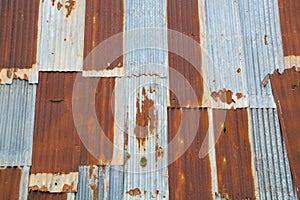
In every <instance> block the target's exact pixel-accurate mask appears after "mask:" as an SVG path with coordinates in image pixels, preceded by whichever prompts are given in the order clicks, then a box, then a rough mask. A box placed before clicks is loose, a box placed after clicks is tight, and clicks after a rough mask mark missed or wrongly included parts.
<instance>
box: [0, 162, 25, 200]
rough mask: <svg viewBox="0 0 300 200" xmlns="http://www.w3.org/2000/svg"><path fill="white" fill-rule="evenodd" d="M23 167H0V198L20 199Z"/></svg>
mask: <svg viewBox="0 0 300 200" xmlns="http://www.w3.org/2000/svg"><path fill="white" fill-rule="evenodd" d="M21 177H22V168H18V167H8V168H0V199H19V190H20V187H21V186H20V184H21Z"/></svg>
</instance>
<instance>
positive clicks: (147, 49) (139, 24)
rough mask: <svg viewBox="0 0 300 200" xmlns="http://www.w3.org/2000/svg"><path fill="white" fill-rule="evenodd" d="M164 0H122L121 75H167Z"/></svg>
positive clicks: (165, 6)
mask: <svg viewBox="0 0 300 200" xmlns="http://www.w3.org/2000/svg"><path fill="white" fill-rule="evenodd" d="M166 8H167V5H166V0H132V1H125V11H124V12H125V28H124V30H125V33H124V51H125V52H124V53H125V57H124V62H125V75H126V76H131V75H136V76H140V75H157V76H160V77H167V76H168V53H167V48H168V47H167V18H166V15H167V14H166V13H167V12H166V10H167V9H166Z"/></svg>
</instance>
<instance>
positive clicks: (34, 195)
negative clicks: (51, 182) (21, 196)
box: [27, 191, 68, 200]
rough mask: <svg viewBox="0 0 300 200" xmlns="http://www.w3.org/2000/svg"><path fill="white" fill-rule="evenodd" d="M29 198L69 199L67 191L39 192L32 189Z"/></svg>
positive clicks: (46, 199)
mask: <svg viewBox="0 0 300 200" xmlns="http://www.w3.org/2000/svg"><path fill="white" fill-rule="evenodd" d="M27 199H28V200H37V199H43V200H68V194H67V193H54V194H53V193H48V192H38V191H31V192H29V194H28V198H27Z"/></svg>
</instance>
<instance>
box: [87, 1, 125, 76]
mask: <svg viewBox="0 0 300 200" xmlns="http://www.w3.org/2000/svg"><path fill="white" fill-rule="evenodd" d="M85 17H86V18H85V37H84V58H85V62H84V66H83V70H84V72H83V75H84V76H105V77H108V76H122V75H123V73H124V61H123V44H124V41H123V32H124V22H123V21H124V1H117V0H113V1H108V0H91V1H87V2H86V14H85ZM93 51H94V52H93ZM85 71H88V72H85Z"/></svg>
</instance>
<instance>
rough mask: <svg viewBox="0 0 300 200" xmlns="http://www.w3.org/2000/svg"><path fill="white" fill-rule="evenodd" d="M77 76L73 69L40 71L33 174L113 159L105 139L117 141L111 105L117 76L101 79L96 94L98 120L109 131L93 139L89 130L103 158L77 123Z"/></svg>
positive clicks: (72, 168) (65, 169)
mask: <svg viewBox="0 0 300 200" xmlns="http://www.w3.org/2000/svg"><path fill="white" fill-rule="evenodd" d="M76 75H78V73H71V72H70V73H56V72H49V73H48V72H40V74H39V80H40V81H39V84H38V85H37V98H36V108H35V126H34V136H33V155H32V167H31V173H54V172H60V173H68V172H76V171H78V166H79V164H81V165H88V164H103V163H109V161H110V160H111V158H112V155H111V154H110V152H112V149H110V148H112V146H111V145H109V144H107V143H104V142H103V141H104V139H105V138H109V140H110V141H111V142H112V143H113V141H114V137H113V134H114V129H113V126H114V121H113V117H112V115H113V114H112V111H111V107H110V106H109V105H111V104H114V101H112V99H110V98H112V96H111V94H112V91H113V89H114V79H113V78H103V79H102V78H101V79H99V83H98V87H97V89H96V91H95V92H96V94H93V95H94V96H93V97H94V98H95V102H97V104H96V106H95V112H96V114H97V119H98V122H99V125H101V126H102V130H103V131H104V133H105V135H103V134H101V135H100V134H99V135H97V137H98V138H97V139H95V138H91V139H89V137H91V136H90V135H89V134H88V132H87V134H88V135H87V137H88V139H89V141H91V142H90V143H89V144H91V145H92V147H91V148H94V147H95V149H96V150H97V151H99V152H100V154H99V155H100V157H99V158H94V156H93V155H91V153H90V152H89V151H88V150H87V149H86V147H85V146H84V145H83V143H82V142H81V140H80V138H79V135H78V133H77V130H76V127H75V124H74V118H73V114H74V113H73V111H72V93H73V85H74V82H75V79H76ZM82 95H84V92H83V94H82ZM104 97H105V98H104ZM85 99H86V98H85ZM82 103H83V104H84V103H87V102H82ZM86 123H88V122H86ZM89 127H91V126H89ZM104 137H105V138H104ZM108 145H109V146H108Z"/></svg>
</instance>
